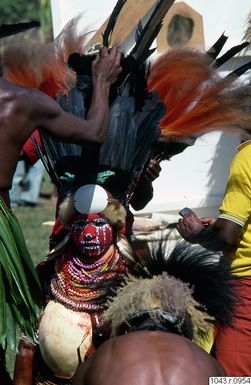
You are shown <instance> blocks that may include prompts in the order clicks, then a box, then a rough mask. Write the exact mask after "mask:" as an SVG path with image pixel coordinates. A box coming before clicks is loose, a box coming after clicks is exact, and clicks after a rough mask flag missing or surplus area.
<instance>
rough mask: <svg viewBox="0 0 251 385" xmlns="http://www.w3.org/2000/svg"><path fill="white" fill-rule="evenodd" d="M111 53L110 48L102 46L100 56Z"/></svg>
mask: <svg viewBox="0 0 251 385" xmlns="http://www.w3.org/2000/svg"><path fill="white" fill-rule="evenodd" d="M108 55H109V52H108V48H107V47H102V48H101V49H100V51H99V56H100V57H105V56H108Z"/></svg>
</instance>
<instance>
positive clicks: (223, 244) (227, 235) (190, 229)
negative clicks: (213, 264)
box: [176, 213, 242, 251]
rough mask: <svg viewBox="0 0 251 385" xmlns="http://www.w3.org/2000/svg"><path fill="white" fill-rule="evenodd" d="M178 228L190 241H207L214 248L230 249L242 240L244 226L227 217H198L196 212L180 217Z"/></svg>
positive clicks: (200, 242) (201, 242)
mask: <svg viewBox="0 0 251 385" xmlns="http://www.w3.org/2000/svg"><path fill="white" fill-rule="evenodd" d="M176 228H177V230H178V232H179V233H180V235H181V236H182V237H183V238H184V239H185V240H186V241H188V242H190V243H199V244H203V243H207V245H209V247H210V243H211V244H212V248H213V249H214V250H221V251H230V250H232V249H233V248H234V247H236V246H237V245H238V243H239V240H240V235H241V231H242V227H241V226H240V225H238V224H236V223H234V222H232V221H229V220H227V219H221V218H218V219H216V220H215V221H214V220H213V218H204V219H203V218H201V219H200V218H198V217H196V216H195V215H194V213H190V214H188V215H186V216H185V217H184V218H181V219H179V222H178V224H177V227H176Z"/></svg>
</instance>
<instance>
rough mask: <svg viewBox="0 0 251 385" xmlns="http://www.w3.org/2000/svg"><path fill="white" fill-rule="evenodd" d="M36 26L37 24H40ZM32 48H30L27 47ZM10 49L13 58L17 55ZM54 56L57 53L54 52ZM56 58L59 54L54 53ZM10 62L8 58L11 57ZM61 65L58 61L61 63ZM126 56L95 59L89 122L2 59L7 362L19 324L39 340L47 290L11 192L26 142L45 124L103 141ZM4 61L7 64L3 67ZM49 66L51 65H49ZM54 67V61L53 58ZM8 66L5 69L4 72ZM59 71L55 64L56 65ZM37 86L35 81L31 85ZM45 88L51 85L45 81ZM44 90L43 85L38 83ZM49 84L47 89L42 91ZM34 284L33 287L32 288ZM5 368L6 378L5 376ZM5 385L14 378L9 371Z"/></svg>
mask: <svg viewBox="0 0 251 385" xmlns="http://www.w3.org/2000/svg"><path fill="white" fill-rule="evenodd" d="M35 25H37V24H36V23H35ZM35 25H34V23H31V24H29V23H28V24H26V23H25V25H20V24H18V25H17V26H14V28H13V27H11V26H6V25H2V26H1V30H0V32H1V37H4V36H8V35H9V34H13V33H15V32H20V31H22V30H24V29H26V28H27V27H34V26H35ZM27 49H28V48H27ZM11 54H12V52H11V50H10V51H9V56H8V58H9V60H15V59H17V57H18V56H15V55H14V54H13V55H14V56H15V57H14V56H12V59H11ZM48 54H49V55H50V54H51V52H50V53H48ZM54 59H55V57H54ZM4 60H7V57H5V59H4ZM55 63H57V61H55ZM119 63H120V54H119V53H118V50H117V49H116V48H113V49H111V50H110V51H108V49H106V48H104V49H102V50H101V52H100V57H99V59H97V60H96V61H95V62H94V63H93V67H92V70H93V85H94V94H93V98H92V104H91V108H90V110H89V114H88V117H87V119H86V120H84V119H80V118H78V117H76V116H73V115H70V114H67V113H65V112H64V111H63V110H62V109H61V108H60V107H59V105H58V104H57V103H56V102H55V101H54V100H53V99H52V98H50V97H49V96H47V95H46V94H45V93H43V92H41V91H40V90H35V89H31V88H30V89H29V88H25V87H22V86H21V85H17V84H20V83H18V80H17V79H16V80H15V79H12V82H11V81H9V80H6V78H5V75H6V73H5V64H6V62H4V63H1V77H0V110H1V112H0V123H1V124H0V126H1V129H0V153H1V159H0V163H1V166H0V206H1V215H0V221H1V226H0V229H1V234H0V238H1V242H0V253H1V268H0V284H1V289H0V292H1V308H2V312H1V340H0V344H1V357H0V360H1V364H2V363H3V365H4V352H3V351H4V350H5V349H6V347H7V346H10V347H11V348H12V349H13V348H14V347H15V344H16V341H15V337H16V336H15V326H14V325H15V324H16V323H17V324H18V325H19V326H20V328H21V330H22V331H23V332H24V333H25V334H26V335H28V336H30V338H31V339H32V340H36V336H35V335H34V330H35V329H34V328H35V325H36V322H37V317H38V315H39V307H40V305H41V300H42V296H41V288H40V284H39V281H38V277H37V275H36V272H35V270H34V267H33V263H32V260H31V258H30V256H29V253H28V250H27V248H26V245H25V241H24V239H23V235H22V231H21V229H20V226H19V224H18V221H17V219H16V218H15V216H14V214H13V213H12V212H11V211H10V209H9V196H8V192H9V189H10V188H11V183H12V178H13V174H14V171H15V168H16V165H17V162H18V159H19V156H20V154H21V151H22V147H23V145H24V143H25V141H26V140H27V139H28V138H29V136H30V135H31V134H32V132H33V131H34V130H35V129H37V128H40V129H42V130H45V131H47V132H48V133H50V134H51V135H53V136H55V137H58V138H61V139H63V140H70V141H73V142H74V141H77V142H79V141H82V142H86V141H89V142H97V143H99V142H101V141H102V140H103V139H104V135H105V132H106V129H107V119H108V107H109V106H108V98H109V89H110V85H111V84H112V83H113V82H114V81H115V80H116V79H117V75H118V74H119V72H120V66H119ZM2 64H3V68H2ZM47 64H48V63H47ZM57 64H58V65H57V67H56V68H57V69H59V67H60V66H61V73H60V76H59V77H57V79H56V81H55V83H56V84H55V86H57V87H58V90H59V89H61V88H62V87H64V86H65V81H66V78H67V76H68V74H69V71H67V67H66V66H65V65H64V64H63V63H62V62H61V63H60V64H59V63H57ZM50 65H52V62H51V61H50ZM2 69H3V73H2ZM54 69H55V68H54ZM30 86H31V87H32V84H30ZM43 86H45V85H43ZM38 88H39V87H38ZM42 88H43V87H41V89H42ZM28 288H29V289H28ZM10 325H12V327H10ZM4 373H5V372H4V369H3V371H1V373H0V376H4ZM3 381H4V383H6V384H7V381H8V382H10V379H9V378H8V376H7V375H6V378H4V380H3Z"/></svg>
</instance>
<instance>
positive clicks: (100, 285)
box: [50, 246, 130, 312]
mask: <svg viewBox="0 0 251 385" xmlns="http://www.w3.org/2000/svg"><path fill="white" fill-rule="evenodd" d="M129 268H130V263H129V261H128V260H127V259H126V258H125V257H123V255H121V254H120V253H119V251H118V250H117V248H115V247H114V246H112V247H110V249H109V250H108V252H107V255H106V257H105V258H103V259H101V260H99V261H97V262H95V263H92V264H87V263H84V262H83V261H82V260H81V259H80V258H78V257H77V256H72V253H71V250H68V252H66V253H65V254H64V255H63V257H62V258H58V259H57V260H56V262H55V274H54V276H53V277H52V279H51V283H50V297H51V298H52V299H53V300H55V301H57V302H60V303H62V304H63V305H64V306H66V307H67V308H69V309H71V310H75V311H89V312H92V311H101V310H104V309H105V308H106V302H107V298H108V297H109V296H110V295H112V294H113V293H114V290H115V289H116V288H117V287H118V286H120V285H121V283H122V282H123V281H124V279H125V278H126V276H127V274H128V272H129Z"/></svg>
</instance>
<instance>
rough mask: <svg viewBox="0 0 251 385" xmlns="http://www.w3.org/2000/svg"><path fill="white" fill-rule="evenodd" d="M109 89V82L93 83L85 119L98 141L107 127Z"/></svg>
mask: <svg viewBox="0 0 251 385" xmlns="http://www.w3.org/2000/svg"><path fill="white" fill-rule="evenodd" d="M109 90H110V85H109V83H105V82H96V83H94V84H93V94H92V101H91V106H90V108H89V111H88V114H87V117H86V121H87V123H88V125H89V126H90V129H91V131H92V134H93V137H94V139H96V140H95V141H96V142H98V143H102V142H103V140H104V138H105V135H106V131H107V127H108V117H109Z"/></svg>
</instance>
